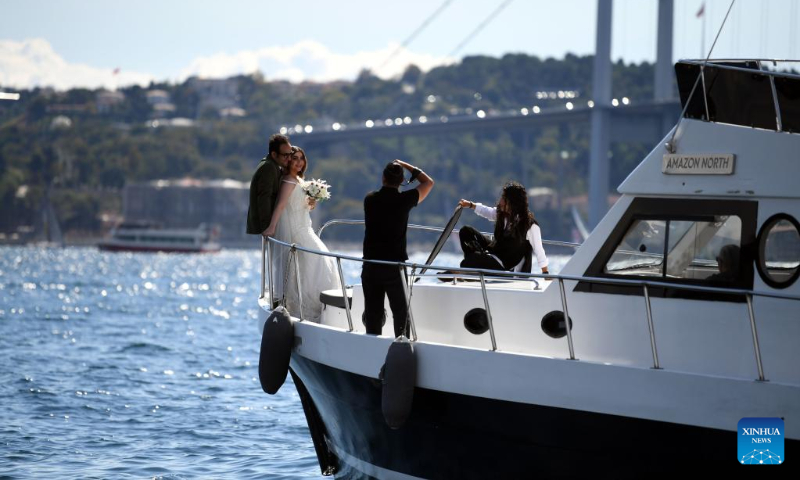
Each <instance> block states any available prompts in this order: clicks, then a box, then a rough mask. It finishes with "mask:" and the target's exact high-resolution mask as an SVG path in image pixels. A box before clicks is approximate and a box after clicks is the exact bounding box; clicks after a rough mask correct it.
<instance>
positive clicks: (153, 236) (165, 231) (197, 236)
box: [97, 223, 220, 253]
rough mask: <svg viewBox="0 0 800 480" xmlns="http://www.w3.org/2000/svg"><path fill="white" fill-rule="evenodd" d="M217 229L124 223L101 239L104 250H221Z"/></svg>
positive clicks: (196, 251)
mask: <svg viewBox="0 0 800 480" xmlns="http://www.w3.org/2000/svg"><path fill="white" fill-rule="evenodd" d="M215 237H216V233H215V230H213V229H209V228H208V227H206V226H205V225H200V226H198V227H197V228H194V229H177V228H159V227H158V226H156V225H154V224H151V223H123V224H121V225H120V226H118V227H116V228H114V229H113V230H111V233H110V235H109V238H107V239H105V240H103V241H101V242H99V243H98V244H97V247H98V248H99V249H100V250H105V251H111V252H167V253H210V252H218V251H219V250H220V245H219V243H217V242H216V241H215V240H214V238H215Z"/></svg>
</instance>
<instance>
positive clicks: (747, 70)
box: [678, 59, 800, 80]
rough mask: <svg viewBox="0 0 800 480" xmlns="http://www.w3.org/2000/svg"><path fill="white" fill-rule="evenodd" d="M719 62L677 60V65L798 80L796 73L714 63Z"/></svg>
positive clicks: (761, 60)
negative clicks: (683, 64) (682, 64)
mask: <svg viewBox="0 0 800 480" xmlns="http://www.w3.org/2000/svg"><path fill="white" fill-rule="evenodd" d="M719 61H724V60H711V61H708V62H706V61H705V60H679V61H678V63H686V64H689V65H699V66H701V67H702V66H706V67H714V68H719V69H721V70H734V71H737V72H744V73H750V74H753V75H765V76H769V77H780V78H792V79H795V80H800V74H797V73H787V72H773V71H771V70H756V69H753V68H745V67H736V66H733V65H723V64H720V63H714V62H719ZM731 61H742V62H745V61H752V62H756V63H760V62H786V63H791V62H800V61H798V60H767V59H747V60H742V59H738V60H731Z"/></svg>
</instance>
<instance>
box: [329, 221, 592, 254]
mask: <svg viewBox="0 0 800 480" xmlns="http://www.w3.org/2000/svg"><path fill="white" fill-rule="evenodd" d="M333 225H364V220H343V219H334V220H329V221H327V222H325V223H324V224H323V225H322V226H321V227H319V230H318V231H317V236H318V237H319V238H322V232H324V231H325V229H327V228H328V227H330V226H333ZM408 228H409V229H410V230H423V231H427V232H439V233H441V232H444V228H442V227H430V226H428V225H417V224H414V223H410V224H409V225H408ZM459 231H460V230H459V229H458V228H454V229H453V231H452V232H451V233H455V234H458V233H459ZM481 233H482V234H483V235H487V236H492V235H494V234H492V233H489V232H481ZM542 243H543V244H545V245H551V246H555V247H569V248H574V249H576V250H577V249H578V247H580V246H581V244H580V243H574V242H561V241H558V240H545V239H542Z"/></svg>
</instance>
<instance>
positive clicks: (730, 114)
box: [675, 59, 800, 133]
mask: <svg viewBox="0 0 800 480" xmlns="http://www.w3.org/2000/svg"><path fill="white" fill-rule="evenodd" d="M798 65H800V63H798V62H795V61H788V60H760V59H759V60H709V61H704V60H681V61H679V62H678V63H676V64H675V76H676V77H677V81H678V93H679V95H680V98H681V106H682V107H683V110H684V114H683V116H684V118H693V119H697V120H706V121H711V122H716V123H727V124H732V125H742V126H746V127H754V128H762V129H768V130H776V131H784V132H792V133H800V75H798V74H797V73H796V72H795V71H794V70H788V69H789V68H792V67H794V68H797V66H798ZM781 70H783V71H781Z"/></svg>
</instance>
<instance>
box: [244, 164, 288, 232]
mask: <svg viewBox="0 0 800 480" xmlns="http://www.w3.org/2000/svg"><path fill="white" fill-rule="evenodd" d="M280 187H281V167H280V165H278V164H277V162H275V161H274V160H272V158H271V157H270V156H269V155H268V156H266V157H264V158H262V159H261V163H259V164H258V167H256V171H255V173H253V179H252V180H251V181H250V206H249V208H248V209H247V233H249V234H252V235H258V234H260V233H262V232H263V231H264V230H266V229H267V227H269V222H270V221H272V212H273V211H274V210H275V204H277V203H278V191H279V190H280Z"/></svg>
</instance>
